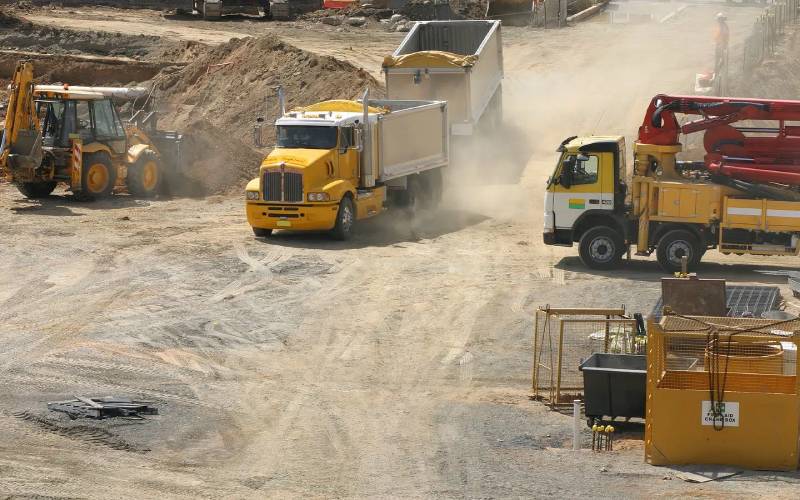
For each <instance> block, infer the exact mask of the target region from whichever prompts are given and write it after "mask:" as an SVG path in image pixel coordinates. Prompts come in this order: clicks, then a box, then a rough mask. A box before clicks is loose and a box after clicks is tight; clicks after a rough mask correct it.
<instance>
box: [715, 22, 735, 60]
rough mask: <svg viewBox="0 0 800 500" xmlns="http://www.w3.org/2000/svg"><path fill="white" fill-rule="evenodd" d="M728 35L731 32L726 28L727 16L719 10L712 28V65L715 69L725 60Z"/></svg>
mask: <svg viewBox="0 0 800 500" xmlns="http://www.w3.org/2000/svg"><path fill="white" fill-rule="evenodd" d="M730 36H731V32H730V29H729V28H728V23H727V17H725V14H723V13H722V12H720V13H719V14H717V25H716V27H715V28H714V44H715V48H714V66H715V68H716V70H717V71H719V69H720V67H721V66H722V65H723V64H724V63H725V62H726V60H727V56H728V42H729V40H730Z"/></svg>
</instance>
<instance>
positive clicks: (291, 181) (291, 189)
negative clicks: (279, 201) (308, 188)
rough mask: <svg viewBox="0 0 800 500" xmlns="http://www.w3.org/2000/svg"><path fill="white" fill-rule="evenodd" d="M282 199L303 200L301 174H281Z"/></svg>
mask: <svg viewBox="0 0 800 500" xmlns="http://www.w3.org/2000/svg"><path fill="white" fill-rule="evenodd" d="M283 175H284V177H283V194H284V198H283V201H294V202H298V201H303V174H295V173H294V172H286V173H285V174H283Z"/></svg>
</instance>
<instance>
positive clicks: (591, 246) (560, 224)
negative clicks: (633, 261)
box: [544, 136, 628, 266]
mask: <svg viewBox="0 0 800 500" xmlns="http://www.w3.org/2000/svg"><path fill="white" fill-rule="evenodd" d="M557 151H559V152H560V153H561V155H560V156H559V159H558V163H557V164H556V167H555V170H554V171H553V175H552V176H551V177H550V178H549V179H548V182H547V190H546V194H545V202H544V242H545V244H548V245H561V246H569V247H571V246H572V244H573V243H575V242H581V254H582V258H583V253H584V249H583V246H584V244H583V240H584V238H583V237H584V235H586V234H587V233H591V234H592V235H595V236H596V237H593V238H591V241H587V242H586V245H585V246H586V249H585V252H587V253H589V254H591V255H592V259H593V261H595V262H597V261H599V262H607V264H608V265H609V266H611V265H613V264H615V263H616V262H617V261H618V260H619V259H621V258H622V255H623V254H624V253H625V248H626V246H625V239H624V238H621V237H620V235H625V234H627V233H628V227H627V222H626V220H627V219H626V217H625V196H626V187H625V186H626V184H625V172H626V167H625V138H624V137H622V136H589V137H569V138H567V139H565V140H564V141H563V142H562V143H561V145H560V146H559V147H558V150H557Z"/></svg>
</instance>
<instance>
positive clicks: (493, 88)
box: [383, 20, 503, 136]
mask: <svg viewBox="0 0 800 500" xmlns="http://www.w3.org/2000/svg"><path fill="white" fill-rule="evenodd" d="M383 73H384V76H385V78H386V95H387V97H388V98H389V99H433V100H439V101H447V109H448V117H449V121H450V132H451V134H453V135H456V136H470V135H472V134H473V133H474V132H475V129H476V128H477V127H478V125H479V123H481V124H486V126H487V127H490V128H491V127H495V126H497V125H499V123H500V121H501V120H502V107H503V88H502V80H503V39H502V37H501V32H500V21H480V20H476V21H472V20H468V21H422V22H417V23H414V27H413V28H411V31H409V32H408V35H407V36H406V37H405V38H404V39H403V41H402V42H401V43H400V45H399V46H398V47H397V49H396V50H395V51H394V53H393V54H392V55H391V56H388V57H386V58H385V59H384V61H383Z"/></svg>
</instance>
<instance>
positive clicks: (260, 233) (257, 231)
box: [253, 227, 272, 238]
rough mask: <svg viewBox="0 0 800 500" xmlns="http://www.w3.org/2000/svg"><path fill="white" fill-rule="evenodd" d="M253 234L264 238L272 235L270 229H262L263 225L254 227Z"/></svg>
mask: <svg viewBox="0 0 800 500" xmlns="http://www.w3.org/2000/svg"><path fill="white" fill-rule="evenodd" d="M253 234H255V235H256V238H266V237H268V236H270V235H272V229H264V228H263V227H254V228H253Z"/></svg>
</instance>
